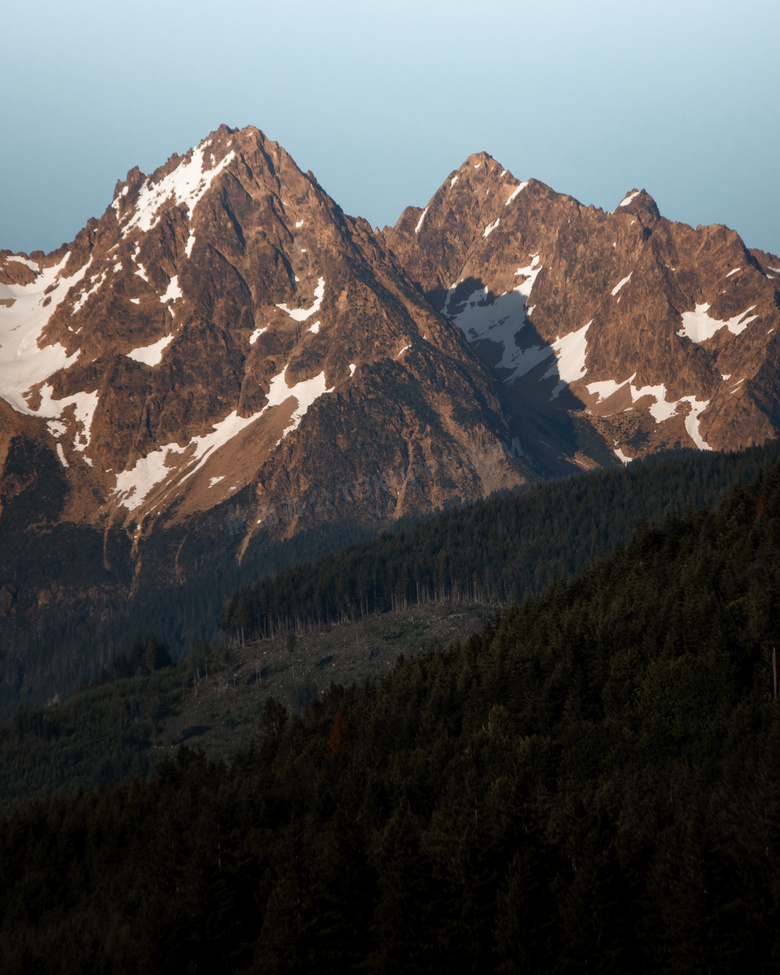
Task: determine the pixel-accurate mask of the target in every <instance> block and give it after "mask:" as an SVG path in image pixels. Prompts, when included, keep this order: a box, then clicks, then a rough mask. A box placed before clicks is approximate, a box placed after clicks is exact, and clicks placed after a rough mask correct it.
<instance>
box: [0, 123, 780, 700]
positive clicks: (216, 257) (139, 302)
mask: <svg viewBox="0 0 780 975" xmlns="http://www.w3.org/2000/svg"><path fill="white" fill-rule="evenodd" d="M778 281H780V258H777V257H773V256H771V255H767V254H764V253H761V252H759V251H755V250H749V249H748V248H747V247H746V246H745V245H744V243H743V242H742V241H741V239H740V238H739V236H738V235H737V234H736V233H735V232H734V231H731V230H728V229H726V228H725V227H717V226H716V227H705V228H701V227H700V228H697V229H696V230H694V229H692V228H690V227H687V226H684V225H681V224H675V223H671V222H670V221H668V220H666V219H664V218H663V217H661V215H660V214H659V212H658V208H657V206H656V205H655V203H654V202H653V200H652V199H651V198H650V196H648V194H647V193H645V192H644V191H637V190H632V191H631V192H630V193H628V194H627V195H626V197H625V198H624V199H623V200H622V201H621V202H620V203H619V204H618V206H617V207H616V209H615V211H614V212H613V213H605V212H603V211H601V210H598V209H595V208H593V207H584V206H582V205H581V204H580V203H578V202H577V201H576V200H574V199H572V198H571V197H568V196H565V195H561V194H558V193H556V192H554V191H553V190H551V189H550V188H549V187H547V186H545V185H544V184H543V183H540V182H538V181H536V180H533V179H529V180H525V181H522V182H521V181H518V180H517V179H516V178H514V177H513V176H512V175H511V174H510V173H509V172H508V171H506V170H504V169H503V168H502V167H501V166H500V164H499V163H497V162H496V161H495V160H494V159H492V158H491V157H490V156H489V155H487V154H485V153H480V154H478V155H474V156H472V157H470V158H469V159H467V160H466V162H464V164H463V165H462V166H461V167H460V169H458V170H456V171H454V172H453V173H451V174H450V175H449V176H448V177H447V179H446V180H445V181H444V183H443V184H442V186H441V187H440V189H439V190H438V191H437V192H436V193H435V194H434V196H433V198H432V199H431V201H430V203H429V204H428V206H427V207H425V208H424V209H420V208H417V207H410V208H408V209H407V210H406V211H405V212H404V213H403V214H402V216H401V218H400V219H399V221H398V223H397V224H396V226H395V227H392V228H390V227H386V228H385V229H384V230H383V231H381V232H380V231H379V230H372V228H371V227H370V225H369V224H368V223H367V222H366V221H365V220H363V219H361V218H353V217H350V216H348V215H346V214H345V213H344V212H343V211H342V210H341V209H340V208H339V206H338V205H337V203H336V202H334V201H333V200H332V199H331V198H330V197H329V196H328V194H327V193H326V192H325V190H324V189H323V188H322V187H321V186H320V185H319V184H318V182H317V180H316V179H315V177H314V175H313V174H312V173H310V172H309V173H306V174H304V173H303V172H302V171H301V170H300V169H299V168H298V167H297V166H296V164H295V163H294V161H293V160H292V159H291V158H290V156H289V155H288V154H287V153H286V152H285V151H284V149H282V148H281V147H280V146H279V145H277V144H276V143H274V142H271V141H270V140H268V139H267V138H266V137H265V136H264V135H263V133H262V132H260V131H259V130H257V129H255V128H247V129H243V130H240V131H239V130H231V129H229V128H227V127H225V126H223V127H221V128H220V129H218V130H217V131H215V132H214V133H212V134H211V135H210V136H208V138H206V139H205V140H204V141H203V142H202V143H201V144H200V145H198V146H197V147H196V148H194V149H192V150H190V151H189V152H188V153H187V154H186V155H184V156H178V155H174V156H172V157H171V158H170V159H169V160H168V162H167V163H166V164H165V165H164V166H162V167H161V168H160V169H158V170H157V171H156V172H155V173H153V174H152V175H151V176H146V175H144V174H143V173H141V172H140V171H139V170H138V169H133V170H131V171H130V172H129V173H128V175H127V178H126V179H125V180H124V181H121V182H119V183H118V184H117V186H116V190H115V193H114V198H113V200H112V201H111V203H110V205H109V206H108V208H107V209H106V211H105V213H104V214H103V215H102V217H100V218H99V219H93V220H90V221H89V222H88V223H87V225H86V227H85V228H84V229H83V230H82V231H81V232H80V233H79V234H78V236H77V237H76V239H75V240H74V241H73V242H72V243H70V244H67V245H63V246H62V247H61V248H59V249H58V250H57V251H54V252H53V253H51V254H44V253H42V252H33V253H32V254H29V255H28V254H11V253H10V252H8V251H0V549H2V551H1V553H0V554H2V559H1V560H0V564H2V570H1V571H2V573H3V575H2V577H1V578H0V626H2V627H3V628H4V630H3V632H4V634H5V637H4V639H5V644H4V646H5V656H4V657H3V660H2V662H0V687H2V688H3V689H4V691H2V692H0V696H2V693H5V692H7V700H15V699H16V697H15V695H17V696H18V695H19V694H20V693H21V691H22V690H23V689H24V688H28V689H29V688H30V687H36V688H38V687H46V688H48V691H47V693H48V692H49V691H55V690H59V689H61V688H63V689H67V686H69V685H72V683H73V681H74V680H76V679H84V678H85V677H89V676H90V675H91V674H92V673H94V670H95V668H96V667H97V666H99V665H100V664H102V663H104V662H105V660H106V659H107V658H109V657H110V654H111V653H113V652H117V651H118V650H121V649H123V646H122V645H121V640H122V638H123V637H125V636H126V635H127V634H126V633H124V631H121V632H119V633H118V634H117V635H115V636H114V637H111V639H109V638H108V637H106V638H105V639H103V637H101V636H100V633H101V632H102V631H101V630H100V626H102V625H103V622H101V621H105V620H115V619H118V618H119V616H121V614H122V613H127V612H129V610H128V607H129V606H130V605H131V604H132V601H133V600H134V599H137V598H140V597H139V594H141V593H143V592H144V591H147V592H149V591H152V590H154V592H155V593H157V594H158V595H159V593H161V592H162V593H165V592H169V591H170V592H173V591H174V590H176V589H177V587H178V588H181V587H186V586H187V585H188V584H190V583H192V582H193V580H201V581H202V580H207V582H206V583H204V585H205V584H207V585H208V586H209V587H210V588H211V589H212V590H213V592H212V596H213V599H214V600H215V601H216V603H217V604H218V603H219V602H220V601H221V599H223V598H224V597H225V596H227V595H229V585H230V584H235V582H236V577H235V574H233V575H231V574H230V572H231V571H232V569H230V571H229V567H230V566H233V567H235V566H242V565H244V566H249V567H250V568H251V569H252V571H254V568H253V567H255V568H256V567H257V566H258V565H261V564H262V562H263V556H262V553H263V552H264V551H266V550H267V549H268V546H269V545H273V544H278V543H280V541H282V540H284V539H288V540H289V539H292V538H296V537H300V536H302V535H303V534H306V533H307V532H311V531H313V530H315V529H317V528H318V527H321V526H328V525H330V526H338V525H340V524H346V523H349V524H352V525H357V526H362V527H363V528H364V529H371V528H376V527H378V526H380V525H383V524H389V523H391V522H393V521H394V520H398V519H400V518H402V517H408V516H418V515H420V514H423V513H425V512H429V511H432V510H435V509H437V508H439V507H442V506H444V505H447V504H450V503H461V502H465V501H469V500H474V499H477V498H481V497H484V496H486V495H488V494H490V493H492V492H495V491H498V490H502V489H508V488H514V487H517V486H519V485H522V484H524V483H528V482H531V481H537V480H541V479H545V478H549V477H554V476H558V475H562V474H566V473H571V472H572V471H575V470H578V469H581V468H586V469H588V468H595V467H599V466H608V465H615V464H619V463H620V462H621V461H622V462H623V463H627V462H628V461H629V460H631V459H633V458H636V457H643V456H645V455H647V454H649V453H652V452H654V451H658V450H660V449H667V448H675V447H696V448H699V449H701V450H713V449H714V450H726V449H734V448H738V447H742V446H746V445H748V444H753V443H760V442H763V441H764V440H766V439H767V438H773V437H775V436H776V435H777V429H778V424H780V383H779V381H778V380H779V377H778V357H777V349H778V325H779V324H780V309H779V308H778V290H777V282H778ZM253 553H254V554H253ZM258 553H260V554H259V555H258ZM304 554H305V553H304ZM253 559H254V561H253ZM258 559H259V561H258ZM247 571H249V570H247ZM217 579H218V580H220V581H219V582H216V581H214V580H217ZM208 580H212V582H213V585H212V583H211V582H208ZM166 587H167V588H166ZM166 598H167V597H166ZM68 614H70V615H68ZM142 615H143V614H142ZM170 615H171V616H173V615H175V614H173V611H171V612H170ZM147 616H148V614H146V615H145V616H143V618H144V619H146V618H147ZM55 617H56V618H57V619H58V620H62V619H65V618H67V619H69V620H71V623H68V624H67V626H66V628H69V632H70V631H71V630H72V633H73V636H72V643H73V647H78V648H82V647H83V645H84V634H85V633H89V634H95V633H96V634H97V636H95V643H96V645H97V646H96V647H94V648H92V650H90V651H89V652H87V651H83V650H82V649H78V651H75V650H74V651H73V653H74V654H75V657H73V654H71V655H70V656H69V655H68V654H63V653H62V652H61V650H62V646H63V644H62V640H61V636H62V634H61V630H62V627H61V625H60V623H59V622H58V623H57V624H56V626H55V625H54V624H53V623H52V624H51V625H50V623H49V622H47V620H51V619H54V618H55ZM74 621H75V622H74ZM106 625H108V624H106ZM79 626H81V627H82V628H81V629H79ZM173 631H176V632H178V638H177V637H175V635H174V636H171V633H172V632H173ZM168 636H169V637H170V638H171V639H173V640H174V642H176V639H178V640H179V647H180V648H181V647H184V645H185V643H186V639H187V634H185V633H184V631H183V630H182V627H181V625H180V624H179V623H171V624H170V626H169V629H168ZM57 653H60V656H61V657H63V659H64V657H67V658H68V660H69V661H71V662H70V663H68V665H67V667H66V668H65V670H64V671H62V673H61V674H60V676H59V677H58V678H57V679H56V680H55V678H54V677H53V676H52V674H53V671H52V669H51V666H50V662H51V659H52V655H56V654H57ZM69 653H70V651H69ZM72 657H73V659H71V658H72ZM47 675H48V676H47ZM41 693H43V692H41ZM0 707H2V700H0Z"/></svg>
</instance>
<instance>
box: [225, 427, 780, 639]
mask: <svg viewBox="0 0 780 975" xmlns="http://www.w3.org/2000/svg"><path fill="white" fill-rule="evenodd" d="M779 456H780V444H778V443H771V444H768V445H766V446H765V447H760V448H753V449H750V450H746V451H742V452H739V453H731V454H714V453H713V454H702V453H700V452H691V453H689V454H687V455H683V456H681V455H680V454H673V455H667V456H666V457H663V458H652V459H651V460H649V461H646V462H644V463H634V464H632V465H630V466H629V467H628V468H627V469H625V470H619V471H609V472H599V473H592V474H586V475H583V476H580V477H575V478H570V479H568V480H565V481H558V482H555V483H553V484H544V485H539V486H537V487H535V488H533V489H531V490H529V491H526V492H524V493H521V494H505V495H503V496H500V497H496V498H492V499H490V500H488V501H484V502H480V503H477V504H474V505H470V506H468V507H467V508H463V509H457V510H453V511H449V512H446V513H444V514H441V515H438V516H436V517H434V518H431V519H428V520H426V521H424V522H422V523H420V524H418V525H415V526H414V527H412V528H409V529H407V530H405V531H403V532H401V533H400V534H391V533H385V534H384V535H383V536H382V537H381V538H380V539H377V540H373V541H367V542H362V543H360V544H357V545H353V546H351V547H349V548H346V549H344V550H343V551H342V552H340V553H337V554H333V555H328V556H327V557H326V558H321V559H319V560H318V561H316V562H315V563H314V564H310V565H301V566H298V567H296V568H291V569H287V570H286V571H283V572H280V573H278V574H276V575H274V576H268V577H265V578H263V579H260V580H259V581H258V582H257V583H256V584H255V585H254V586H251V587H248V588H245V589H241V590H239V591H238V592H237V593H236V594H235V595H234V596H233V598H232V599H231V600H230V601H229V603H228V604H227V605H226V607H225V609H224V610H223V613H222V626H223V629H224V630H225V632H226V633H227V634H228V636H229V637H230V638H232V639H234V640H240V641H241V642H244V641H250V640H254V639H259V638H262V637H264V636H266V635H268V634H269V633H272V632H275V631H276V630H277V629H278V628H279V627H280V626H281V627H282V628H284V627H286V626H288V625H291V624H292V623H293V622H294V621H300V622H303V623H306V624H315V625H316V624H320V623H323V622H326V621H329V620H337V619H341V618H345V617H346V618H350V617H357V616H361V615H363V614H367V613H373V612H384V611H386V610H389V609H391V608H404V607H406V606H408V605H412V604H415V603H419V602H421V601H422V602H426V601H430V600H444V601H453V602H458V601H460V600H464V601H469V602H486V603H493V604H505V603H508V602H513V601H514V602H516V601H519V600H521V599H523V598H525V596H526V595H528V594H530V593H533V592H539V591H540V590H541V589H542V587H543V586H544V585H546V584H547V583H549V582H550V581H551V580H553V579H555V578H559V579H560V578H568V577H571V576H573V575H575V574H576V573H577V572H579V571H581V570H582V569H583V568H584V567H585V566H586V565H589V564H591V563H592V562H594V561H595V560H596V559H597V558H600V557H602V556H604V555H606V554H607V553H609V552H611V551H612V549H613V548H614V547H615V545H616V544H617V543H618V542H621V541H623V542H624V541H625V540H626V539H627V538H628V537H629V535H630V533H631V532H632V531H633V530H634V529H635V528H636V527H637V525H639V524H640V523H641V522H642V521H647V522H651V521H656V520H658V519H660V518H662V517H663V516H664V514H665V513H667V512H669V511H677V512H679V513H681V514H682V513H684V512H686V511H694V510H698V509H701V508H704V507H710V506H711V505H714V504H716V503H717V502H718V501H719V500H720V499H721V498H722V497H723V496H724V495H725V494H726V492H727V491H728V490H730V489H731V488H732V487H733V486H734V485H735V484H737V483H739V482H740V481H745V482H747V481H750V480H751V479H752V478H753V477H754V476H755V474H756V472H757V471H758V470H759V469H760V468H761V466H762V465H765V464H768V463H772V462H773V461H775V460H777V458H778V457H779Z"/></svg>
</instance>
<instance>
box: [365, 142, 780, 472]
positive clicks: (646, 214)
mask: <svg viewBox="0 0 780 975" xmlns="http://www.w3.org/2000/svg"><path fill="white" fill-rule="evenodd" d="M383 236H384V238H385V240H386V242H387V244H388V247H389V249H390V250H391V251H392V252H393V254H394V255H395V257H396V259H397V260H398V261H399V263H400V264H402V266H403V267H404V268H405V269H406V271H407V273H408V274H409V276H410V277H411V278H412V279H413V280H414V281H415V282H416V283H417V284H418V286H419V287H420V289H421V291H422V292H423V293H424V294H425V295H426V297H427V298H428V299H429V300H430V302H431V303H432V304H433V305H434V306H435V307H436V308H437V309H438V310H440V311H441V312H442V313H443V314H444V315H445V316H446V317H448V318H449V319H450V320H451V321H453V322H454V323H455V324H457V325H458V326H459V327H460V328H461V329H462V331H463V333H464V335H465V336H466V337H467V338H468V340H469V341H470V343H471V344H472V347H473V348H474V349H475V351H476V352H477V353H478V354H479V355H480V357H481V358H482V359H483V361H484V362H485V363H486V364H488V365H490V366H491V367H492V368H493V369H494V370H495V372H496V374H497V375H498V376H500V377H501V379H502V380H503V383H504V387H505V394H504V404H505V406H506V407H507V408H508V411H509V412H510V414H513V415H514V416H515V417H516V418H517V419H522V418H523V417H527V416H530V415H532V414H533V412H534V411H536V413H537V415H538V416H544V417H546V419H547V422H548V425H549V428H550V431H552V432H554V433H555V434H556V435H557V439H556V441H555V444H554V447H555V449H557V450H558V451H563V452H567V453H569V454H574V455H577V456H578V457H579V458H580V459H581V460H583V461H584V459H585V457H586V456H589V457H590V458H591V459H592V460H594V461H596V462H598V463H604V462H605V457H604V449H603V448H604V446H605V445H606V446H607V447H608V448H609V449H610V450H611V451H612V452H613V453H614V454H615V455H616V456H617V457H619V458H620V459H621V460H623V461H627V460H628V459H631V458H634V457H641V456H645V455H646V454H648V453H652V452H654V451H657V450H659V449H663V448H674V447H698V448H700V449H716V450H726V449H736V448H739V447H743V446H747V445H749V444H753V443H761V442H763V441H764V440H766V439H767V438H770V437H774V436H776V435H777V430H778V420H779V419H780V415H779V414H778V410H777V403H778V400H777V395H776V393H777V379H776V378H773V377H776V375H777V348H778V346H777V342H778V331H777V329H778V325H780V312H779V310H778V291H777V281H778V279H780V271H778V270H777V268H779V267H780V259H778V258H776V257H772V256H771V255H768V254H764V253H761V252H758V251H749V250H748V249H747V248H746V247H745V245H744V243H743V242H742V240H741V239H740V237H739V236H738V235H737V234H736V233H735V232H734V231H732V230H728V229H727V228H725V227H720V226H713V227H698V228H696V229H695V230H694V229H692V228H691V227H688V226H685V225H683V224H676V223H672V222H670V221H668V220H666V219H664V218H663V217H661V215H660V213H659V211H658V207H657V206H656V204H655V202H654V201H653V200H652V198H651V197H650V196H649V195H648V194H647V193H646V192H645V191H644V190H636V189H634V190H632V191H631V192H629V193H628V194H627V195H626V197H625V198H624V199H623V200H622V201H621V202H620V203H619V204H618V206H617V207H616V209H615V210H614V212H613V213H605V212H604V211H602V210H598V209H596V208H594V207H584V206H582V205H581V204H580V203H578V202H577V201H576V200H574V199H572V198H571V197H568V196H563V195H561V194H558V193H555V192H554V191H553V190H551V189H550V188H549V187H547V186H545V185H544V184H543V183H540V182H538V181H536V180H533V179H531V180H527V181H524V182H519V181H518V180H517V179H515V178H514V177H513V176H512V175H511V174H510V173H508V172H507V171H506V170H504V169H503V168H502V167H501V166H500V165H499V164H498V163H497V162H496V161H495V160H494V159H492V158H491V157H490V156H488V155H486V154H485V153H481V154H479V155H475V156H471V157H470V158H469V159H467V160H466V162H465V163H464V164H463V166H461V168H460V169H459V170H457V171H456V172H454V173H451V174H450V176H449V177H448V178H447V180H445V182H444V183H443V184H442V186H441V187H440V189H439V190H438V191H437V192H436V194H434V196H433V198H432V199H431V202H430V203H429V204H428V206H427V207H426V208H425V210H424V211H423V210H419V209H416V208H410V209H408V210H406V211H405V212H404V214H402V216H401V218H400V220H399V221H398V223H397V224H396V226H395V227H392V228H385V230H384V232H383ZM536 436H537V438H538V440H543V439H544V438H545V436H547V434H546V433H543V432H542V430H541V429H538V430H537V431H536ZM529 449H530V450H533V446H532V445H530V444H529Z"/></svg>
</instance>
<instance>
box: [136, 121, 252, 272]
mask: <svg viewBox="0 0 780 975" xmlns="http://www.w3.org/2000/svg"><path fill="white" fill-rule="evenodd" d="M208 146H209V142H208V140H207V141H206V142H203V143H202V144H201V145H199V146H197V148H195V149H193V150H192V155H191V157H190V159H189V161H187V160H186V159H184V160H182V161H181V162H180V163H179V165H178V166H177V167H176V168H175V169H174V170H173V171H172V172H170V173H168V175H167V176H164V177H163V178H162V179H161V180H160V181H159V182H158V183H152V182H151V177H148V178H147V179H145V180H144V182H143V183H142V184H141V189H140V190H139V193H138V199H137V201H136V205H135V208H134V210H133V211H131V213H132V216H131V217H130V219H129V220H128V221H127V223H126V224H125V225H124V228H123V230H122V236H123V237H126V236H127V234H128V233H129V232H130V231H131V230H134V229H136V228H137V229H138V230H140V231H141V232H142V233H146V232H148V231H149V230H151V229H152V228H153V227H154V226H156V224H157V223H158V221H159V219H160V211H161V209H162V207H163V205H164V204H165V203H166V202H167V201H168V200H170V199H172V200H173V205H174V206H177V205H182V206H184V207H185V208H186V209H187V211H188V212H189V214H190V215H192V212H193V210H194V209H195V207H196V206H197V205H198V203H199V202H200V201H201V200H202V199H203V197H204V196H205V194H206V193H207V192H208V189H209V187H210V186H211V184H212V183H213V182H214V179H215V178H216V177H217V176H218V175H219V174H220V173H221V172H222V170H223V169H225V168H226V167H227V166H229V165H230V163H231V162H232V161H233V160H234V159H235V158H236V154H235V152H234V151H233V150H232V149H231V150H230V152H229V153H228V154H227V155H226V156H225V157H224V158H223V159H221V160H220V161H219V162H218V163H217V165H216V166H214V167H213V168H212V169H204V164H205V158H204V155H205V150H206V149H207V148H208ZM190 237H191V239H192V235H190ZM190 250H191V247H190V245H189V242H188V245H187V251H188V253H187V256H188V257H189V251H190Z"/></svg>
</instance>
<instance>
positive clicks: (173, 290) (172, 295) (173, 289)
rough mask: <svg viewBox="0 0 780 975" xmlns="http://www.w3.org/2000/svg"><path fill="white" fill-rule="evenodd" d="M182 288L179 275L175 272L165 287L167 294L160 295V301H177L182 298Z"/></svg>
mask: <svg viewBox="0 0 780 975" xmlns="http://www.w3.org/2000/svg"><path fill="white" fill-rule="evenodd" d="M182 297H183V295H182V293H181V288H180V287H179V275H178V274H174V276H173V277H172V278H171V280H170V281H169V282H168V287H167V288H166V289H165V294H162V295H160V301H161V302H162V303H163V304H166V303H167V302H169V301H177V300H178V299H179V298H182Z"/></svg>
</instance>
